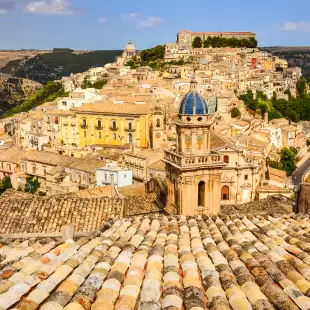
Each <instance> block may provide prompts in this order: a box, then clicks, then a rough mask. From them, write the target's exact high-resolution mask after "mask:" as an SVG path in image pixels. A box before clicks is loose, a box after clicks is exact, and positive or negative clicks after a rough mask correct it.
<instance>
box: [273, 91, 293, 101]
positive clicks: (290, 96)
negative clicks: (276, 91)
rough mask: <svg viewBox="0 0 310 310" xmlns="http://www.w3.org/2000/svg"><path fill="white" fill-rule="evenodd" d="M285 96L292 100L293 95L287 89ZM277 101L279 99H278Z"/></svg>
mask: <svg viewBox="0 0 310 310" xmlns="http://www.w3.org/2000/svg"><path fill="white" fill-rule="evenodd" d="M284 94H286V95H288V99H291V98H292V94H291V91H290V90H289V89H286V90H285V91H284ZM276 99H277V98H276Z"/></svg>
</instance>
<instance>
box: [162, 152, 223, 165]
mask: <svg viewBox="0 0 310 310" xmlns="http://www.w3.org/2000/svg"><path fill="white" fill-rule="evenodd" d="M165 161H167V162H169V163H171V164H172V165H174V166H178V167H181V168H183V169H191V168H193V167H223V166H226V165H227V164H226V163H225V162H224V158H223V156H222V155H218V154H208V155H193V154H189V155H186V154H184V155H180V154H177V153H174V152H172V151H165Z"/></svg>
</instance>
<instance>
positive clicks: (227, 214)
mask: <svg viewBox="0 0 310 310" xmlns="http://www.w3.org/2000/svg"><path fill="white" fill-rule="evenodd" d="M147 53H148V54H147ZM146 54H147V55H148V57H149V59H148V60H146V57H145V55H146ZM158 54H160V56H159V57H158ZM301 79H302V72H301V69H300V68H299V67H289V66H288V63H287V61H286V60H285V59H282V58H279V57H277V56H273V55H271V54H269V53H267V52H263V51H260V50H259V49H258V48H257V41H256V34H255V33H253V32H190V31H187V30H182V31H180V32H179V33H178V35H177V40H176V43H167V44H165V45H162V46H157V47H155V48H153V49H149V50H145V51H139V50H137V49H136V47H135V45H134V42H132V41H131V40H129V42H128V44H127V45H126V47H125V49H124V51H123V53H122V55H120V56H119V57H117V58H116V59H115V62H113V63H108V64H105V65H103V66H102V67H95V68H90V69H89V70H88V71H86V72H81V73H75V74H71V75H70V76H65V77H63V78H62V79H61V80H57V81H54V83H60V84H61V94H62V95H61V96H58V94H59V93H58V91H59V89H57V98H55V99H53V100H50V101H46V102H44V103H43V104H40V105H37V106H35V107H32V108H31V109H29V111H23V112H19V113H12V114H14V115H12V116H9V117H6V118H2V119H0V179H1V182H0V210H1V215H2V216H1V217H0V309H22V310H35V309H42V310H62V309H64V310H114V309H115V310H133V309H139V310H160V309H164V310H204V309H211V310H229V309H233V310H249V309H256V310H272V309H282V310H298V309H301V310H309V309H310V256H309V254H310V241H309V232H310V217H309V214H308V213H309V209H308V204H306V205H305V209H304V210H303V213H305V214H302V213H297V212H296V213H293V211H294V212H295V211H296V209H295V201H296V198H297V196H298V192H297V190H296V180H297V177H299V176H298V175H296V174H294V173H295V172H294V170H295V168H296V167H295V162H294V165H293V166H290V165H289V163H288V162H285V163H286V164H287V166H284V165H283V162H282V161H283V160H284V159H285V160H287V158H288V157H290V156H293V157H294V160H296V161H297V163H296V165H297V167H303V165H304V164H305V163H306V162H307V161H308V160H309V158H310V156H309V154H310V153H308V147H309V138H310V122H307V121H300V120H298V121H296V122H295V121H293V120H292V118H289V117H287V118H285V117H277V118H271V117H269V116H270V115H269V114H268V112H270V111H268V109H267V108H266V109H265V107H268V103H269V100H271V99H272V98H273V99H275V98H277V99H279V100H283V101H285V100H289V99H290V98H291V97H295V96H297V95H298V94H299V93H300V87H299V86H298V83H299V81H300V80H301ZM303 91H305V92H308V91H309V89H308V88H307V87H306V86H305V88H304V89H303ZM53 98H54V97H53ZM258 105H259V106H258ZM268 108H270V107H268ZM13 110H14V109H13ZM293 116H294V115H293ZM306 177H308V178H310V177H309V175H306V174H303V175H302V178H306ZM309 187H310V186H309ZM300 195H301V196H302V197H303V199H305V200H307V199H309V195H308V192H304V193H303V192H302V193H301V194H300ZM294 209H295V210H294Z"/></svg>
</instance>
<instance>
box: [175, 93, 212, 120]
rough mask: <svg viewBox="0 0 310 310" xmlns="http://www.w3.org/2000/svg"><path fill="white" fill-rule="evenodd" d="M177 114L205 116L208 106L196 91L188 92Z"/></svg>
mask: <svg viewBox="0 0 310 310" xmlns="http://www.w3.org/2000/svg"><path fill="white" fill-rule="evenodd" d="M179 114H181V115H206V114H208V105H207V103H206V101H205V100H204V99H203V98H202V97H201V95H200V94H199V93H198V92H197V91H190V92H189V93H187V94H186V95H185V96H184V97H183V99H182V101H181V103H180V109H179Z"/></svg>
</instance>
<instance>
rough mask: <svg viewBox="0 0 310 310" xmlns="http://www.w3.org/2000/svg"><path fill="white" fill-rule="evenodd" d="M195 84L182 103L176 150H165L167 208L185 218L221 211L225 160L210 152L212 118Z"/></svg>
mask: <svg viewBox="0 0 310 310" xmlns="http://www.w3.org/2000/svg"><path fill="white" fill-rule="evenodd" d="M196 87H197V82H196V81H191V85H190V91H189V93H188V94H186V95H185V96H184V98H183V99H182V101H181V103H180V108H179V114H178V121H177V122H176V123H175V125H176V131H177V145H176V149H175V150H173V149H171V150H167V151H165V162H166V173H167V177H166V180H167V189H168V193H167V207H168V208H170V209H171V210H172V211H173V212H176V213H178V214H182V215H194V214H199V213H200V214H201V213H203V214H209V213H218V212H219V211H220V201H221V195H220V193H221V169H222V168H223V167H224V166H226V163H225V162H224V158H223V156H222V155H221V154H219V153H217V152H213V153H211V152H210V134H211V125H212V115H210V114H209V110H208V105H207V103H206V101H205V100H204V99H203V98H202V97H201V96H200V94H199V93H198V92H197V90H196Z"/></svg>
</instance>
